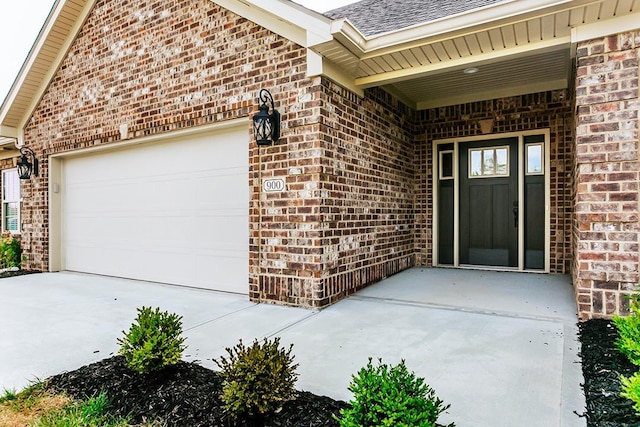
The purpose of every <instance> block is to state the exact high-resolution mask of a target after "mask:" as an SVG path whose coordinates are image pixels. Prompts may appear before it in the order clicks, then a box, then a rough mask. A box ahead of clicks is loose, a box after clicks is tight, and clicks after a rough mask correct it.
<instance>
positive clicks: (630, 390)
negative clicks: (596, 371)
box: [620, 372, 640, 414]
mask: <svg viewBox="0 0 640 427" xmlns="http://www.w3.org/2000/svg"><path fill="white" fill-rule="evenodd" d="M620 382H621V383H622V393H620V395H621V396H622V397H626V398H627V399H629V400H631V401H632V402H633V409H635V411H636V413H637V414H640V372H636V373H635V374H633V375H632V376H630V377H629V378H626V377H624V376H623V375H621V376H620Z"/></svg>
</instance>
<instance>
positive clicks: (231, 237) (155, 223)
mask: <svg viewBox="0 0 640 427" xmlns="http://www.w3.org/2000/svg"><path fill="white" fill-rule="evenodd" d="M247 139H248V138H247V133H246V130H245V129H244V128H243V129H241V130H237V131H234V132H225V133H223V134H218V135H200V136H197V137H190V138H183V139H180V140H176V141H171V142H167V143H160V144H152V145H147V144H145V145H139V146H136V147H134V148H129V149H125V150H122V151H108V152H104V153H99V154H95V155H90V156H85V157H78V158H71V159H65V162H64V167H63V191H62V193H63V194H62V195H63V205H62V206H63V207H62V211H63V229H62V246H63V248H62V251H63V252H62V255H63V257H62V258H63V265H64V268H65V269H67V270H73V271H82V272H89V273H96V274H105V275H113V276H119V277H129V278H133V279H140V280H150V281H158V282H165V283H175V284H182V285H188V286H198V287H205V288H211V289H218V290H226V291H234V292H242V293H247V291H248V269H249V268H248V264H249V261H248V246H249V220H248V210H249V183H248V175H249V166H248V142H247Z"/></svg>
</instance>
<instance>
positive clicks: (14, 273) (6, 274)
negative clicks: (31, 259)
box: [0, 270, 40, 279]
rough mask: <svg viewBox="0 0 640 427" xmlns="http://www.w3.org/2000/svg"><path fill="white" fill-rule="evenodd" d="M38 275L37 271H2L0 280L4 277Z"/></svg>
mask: <svg viewBox="0 0 640 427" xmlns="http://www.w3.org/2000/svg"><path fill="white" fill-rule="evenodd" d="M35 273H40V271H37V270H16V271H3V272H0V279H3V278H5V277H15V276H24V275H25V274H35Z"/></svg>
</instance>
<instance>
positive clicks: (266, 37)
mask: <svg viewBox="0 0 640 427" xmlns="http://www.w3.org/2000/svg"><path fill="white" fill-rule="evenodd" d="M305 76H306V50H305V49H303V48H302V47H300V46H298V45H296V44H294V43H292V42H290V41H288V40H285V39H283V38H281V37H279V36H276V35H275V34H273V33H271V32H269V31H267V30H265V29H264V28H261V27H259V26H257V25H255V24H254V23H252V22H249V21H247V20H246V19H244V18H242V17H240V16H237V15H235V14H233V13H231V12H229V11H227V10H225V9H223V8H221V7H220V6H217V5H216V4H215V3H213V2H211V1H208V0H184V1H167V2H160V3H154V4H150V3H149V2H144V1H131V2H125V3H121V2H120V3H118V2H114V1H109V0H100V1H98V2H97V3H96V5H95V7H94V9H93V11H92V12H91V14H90V16H89V17H88V19H87V21H86V23H85V25H84V27H83V29H82V30H81V32H80V34H79V35H78V37H77V39H76V40H75V42H74V43H73V45H72V46H71V49H70V51H69V53H68V55H67V57H66V58H65V60H64V61H63V63H62V66H61V67H60V70H59V71H58V72H57V74H56V76H55V77H54V79H53V81H52V82H51V84H50V86H49V88H48V90H47V91H46V93H45V94H44V96H43V98H42V100H41V102H40V104H39V107H38V108H37V109H36V110H35V112H34V114H33V118H32V119H31V121H30V122H29V124H28V126H27V127H26V130H25V140H26V144H27V145H29V146H30V147H31V148H33V149H34V151H35V152H36V154H37V156H38V157H39V158H40V159H41V169H42V170H41V177H40V178H38V179H32V180H30V181H27V182H25V183H24V185H23V194H24V203H23V211H22V219H23V224H22V226H23V231H24V235H25V236H24V237H25V238H24V248H25V250H26V251H27V253H29V254H30V258H29V261H30V262H29V266H28V267H30V268H36V269H40V270H47V269H48V256H49V254H48V218H47V215H48V195H47V191H46V189H47V185H48V182H47V180H48V164H47V162H48V159H47V156H48V155H51V154H56V153H62V152H67V151H72V150H77V149H82V148H88V147H94V146H97V145H104V144H110V143H113V142H117V141H119V140H120V131H119V129H120V125H122V124H127V125H128V127H129V137H132V138H136V137H140V136H148V135H155V134H161V133H166V132H171V131H174V130H179V129H184V128H186V127H194V126H199V125H205V124H210V123H214V122H221V121H225V120H229V119H235V118H241V117H247V139H248V140H249V139H251V136H250V123H249V119H248V117H249V116H250V115H252V114H253V112H254V111H255V110H256V99H257V97H258V92H259V90H260V89H261V88H263V87H265V88H270V89H272V91H273V92H274V97H275V98H276V101H277V103H278V104H281V105H287V106H288V107H289V111H290V113H289V114H287V115H286V116H285V117H284V120H283V138H282V140H281V146H282V147H287V146H288V142H289V139H290V138H293V139H295V138H296V136H295V135H296V134H297V133H300V131H299V130H298V129H297V128H299V127H300V126H301V125H302V124H303V123H300V122H294V119H295V118H296V117H303V116H304V115H305V114H307V113H306V112H305V111H301V110H304V109H306V107H305V105H304V102H302V101H300V100H301V99H303V98H304V97H305V96H306V95H305V94H307V93H309V88H310V87H312V86H313V85H314V84H316V83H314V81H313V80H312V79H308V78H306V77H305ZM315 80H316V81H319V79H315ZM296 110H299V111H298V112H296V113H293V111H296ZM254 150H255V148H254ZM254 152H255V151H254ZM251 161H252V162H253V163H257V162H258V159H257V157H255V155H252V156H251ZM255 188H257V187H255V186H254V190H255ZM256 197H257V196H256V195H255V194H254V198H256Z"/></svg>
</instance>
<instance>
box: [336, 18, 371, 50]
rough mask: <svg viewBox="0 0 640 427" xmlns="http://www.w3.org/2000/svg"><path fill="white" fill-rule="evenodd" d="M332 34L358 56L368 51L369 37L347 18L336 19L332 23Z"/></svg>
mask: <svg viewBox="0 0 640 427" xmlns="http://www.w3.org/2000/svg"><path fill="white" fill-rule="evenodd" d="M331 34H332V35H333V37H335V38H336V40H339V41H340V43H342V45H343V46H344V47H345V48H347V49H348V50H349V51H350V52H351V53H353V54H354V55H355V56H356V57H358V58H362V56H363V55H364V54H365V53H366V51H367V38H366V37H365V36H364V35H363V34H362V33H361V32H360V31H359V30H358V29H357V28H356V27H355V26H354V25H353V24H352V23H351V21H349V20H348V19H347V18H341V19H336V20H335V21H333V23H332V24H331Z"/></svg>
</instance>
